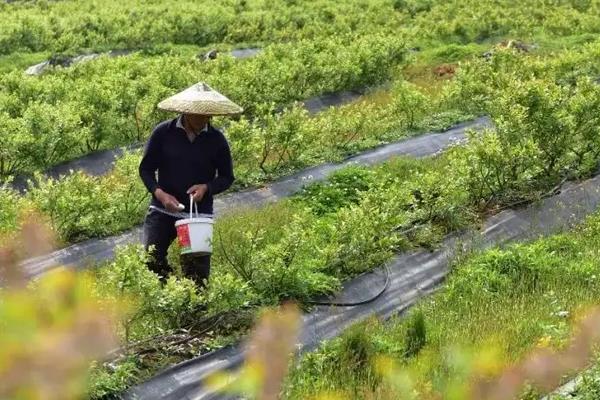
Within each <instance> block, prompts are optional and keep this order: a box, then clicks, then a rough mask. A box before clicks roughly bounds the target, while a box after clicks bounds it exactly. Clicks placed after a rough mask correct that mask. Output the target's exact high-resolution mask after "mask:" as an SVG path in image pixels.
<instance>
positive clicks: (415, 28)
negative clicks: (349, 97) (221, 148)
mask: <svg viewBox="0 0 600 400" xmlns="http://www.w3.org/2000/svg"><path fill="white" fill-rule="evenodd" d="M599 14H600V10H599V9H598V5H597V4H596V3H595V2H592V1H578V0H563V1H557V2H555V3H553V4H552V6H547V5H545V4H541V3H540V2H539V1H537V0H527V1H521V2H519V3H518V4H515V3H514V2H511V1H508V0H503V1H500V2H489V1H483V2H482V1H475V0H469V1H464V0H462V1H457V0H455V1H447V2H439V1H435V0H393V1H388V0H362V1H348V0H345V1H336V2H332V1H325V0H319V1H313V2H310V3H305V2H297V1H284V0H278V1H272V2H268V3H267V2H264V1H260V0H239V1H228V2H218V3H215V2H210V1H201V2H194V1H183V2H177V3H176V4H165V3H156V2H147V1H143V0H127V1H122V2H120V1H115V0H110V1H105V2H103V4H102V6H101V7H99V6H97V4H96V3H95V2H93V1H90V0H86V1H79V2H35V3H30V2H24V3H22V4H19V3H17V2H11V4H0V16H1V17H2V19H3V20H4V21H6V25H5V26H4V27H3V28H4V29H3V30H2V33H1V34H0V49H2V50H1V51H0V53H2V54H11V53H14V52H19V51H21V52H41V51H48V50H49V51H52V52H54V53H57V52H63V53H65V52H66V53H74V52H80V51H82V50H93V51H104V50H110V49H116V48H120V49H132V48H160V47H161V46H164V45H170V44H189V45H200V46H205V45H208V44H211V43H221V42H225V43H233V44H235V43H259V42H263V43H278V42H282V41H283V42H285V41H292V40H293V41H295V40H299V39H305V38H311V39H313V38H317V37H327V36H332V35H338V34H340V33H342V34H345V33H350V32H354V33H356V32H360V33H366V32H371V31H372V30H374V29H376V30H381V29H383V30H385V31H387V32H396V33H399V34H402V35H403V34H409V35H411V36H412V37H413V38H414V39H415V44H417V45H421V44H423V43H427V42H430V41H438V42H439V41H441V42H446V43H447V42H461V43H470V42H481V41H484V40H486V39H490V38H497V37H502V36H505V35H519V36H524V37H529V36H531V35H534V34H536V33H543V34H549V35H558V36H566V35H575V34H580V33H592V32H598V26H597V23H596V19H597V18H598V15H599Z"/></svg>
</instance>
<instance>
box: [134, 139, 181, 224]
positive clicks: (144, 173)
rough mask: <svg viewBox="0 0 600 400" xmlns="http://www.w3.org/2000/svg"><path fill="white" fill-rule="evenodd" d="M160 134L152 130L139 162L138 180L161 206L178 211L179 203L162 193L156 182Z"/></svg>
mask: <svg viewBox="0 0 600 400" xmlns="http://www.w3.org/2000/svg"><path fill="white" fill-rule="evenodd" d="M160 148H161V143H160V134H159V131H158V129H154V132H152V135H150V139H149V140H148V144H147V145H146V148H145V149H144V155H143V157H142V161H141V162H140V168H139V171H140V178H142V182H144V186H146V189H148V191H149V192H150V193H152V194H153V195H154V197H156V198H157V199H158V201H160V202H161V203H162V205H163V206H164V207H165V208H166V209H167V210H168V211H171V212H177V211H180V208H179V201H177V199H176V198H175V197H173V196H172V195H170V194H168V193H167V192H165V191H163V190H162V189H161V188H160V187H159V186H158V182H157V181H156V170H158V167H159V165H160Z"/></svg>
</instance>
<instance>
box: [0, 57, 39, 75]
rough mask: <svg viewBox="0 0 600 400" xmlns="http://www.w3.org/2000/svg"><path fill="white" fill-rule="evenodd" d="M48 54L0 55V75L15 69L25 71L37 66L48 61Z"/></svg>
mask: <svg viewBox="0 0 600 400" xmlns="http://www.w3.org/2000/svg"><path fill="white" fill-rule="evenodd" d="M49 56H50V54H49V53H48V52H40V53H12V54H8V55H0V74H3V73H7V72H10V71H12V70H15V69H21V70H23V71H25V69H27V68H28V67H30V66H32V65H35V64H39V63H41V62H42V61H45V60H47V59H48V57H49Z"/></svg>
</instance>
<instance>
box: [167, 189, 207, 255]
mask: <svg viewBox="0 0 600 400" xmlns="http://www.w3.org/2000/svg"><path fill="white" fill-rule="evenodd" d="M192 205H193V207H194V209H195V208H196V204H195V203H194V202H193V199H192V196H190V217H189V218H185V219H180V220H179V221H176V222H175V229H177V239H178V241H179V246H181V253H182V254H190V253H198V254H203V255H208V254H211V253H212V234H213V224H214V220H213V219H212V218H207V217H194V216H193V214H192ZM196 214H197V213H196Z"/></svg>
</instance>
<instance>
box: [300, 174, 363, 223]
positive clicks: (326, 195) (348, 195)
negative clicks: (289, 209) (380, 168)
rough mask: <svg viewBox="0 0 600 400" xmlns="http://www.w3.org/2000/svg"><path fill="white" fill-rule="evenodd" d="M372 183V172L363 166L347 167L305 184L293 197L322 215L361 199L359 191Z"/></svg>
mask: <svg viewBox="0 0 600 400" xmlns="http://www.w3.org/2000/svg"><path fill="white" fill-rule="evenodd" d="M372 184H373V172H372V171H371V170H369V169H367V168H365V167H358V166H357V167H348V168H344V169H342V170H340V171H336V172H334V173H333V174H331V176H330V177H329V178H328V179H327V181H325V182H317V183H313V184H310V185H308V186H305V187H304V188H303V189H302V190H301V191H300V193H299V194H298V195H296V196H297V197H296V198H295V199H296V200H297V201H299V202H301V203H302V204H304V205H306V206H308V207H309V208H310V209H311V210H312V211H313V212H314V213H315V214H317V215H324V214H328V213H331V212H334V211H337V210H338V209H340V208H342V207H347V206H348V205H350V204H356V203H358V202H359V201H360V199H361V192H365V191H367V190H369V188H370V187H371V185H372Z"/></svg>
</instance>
